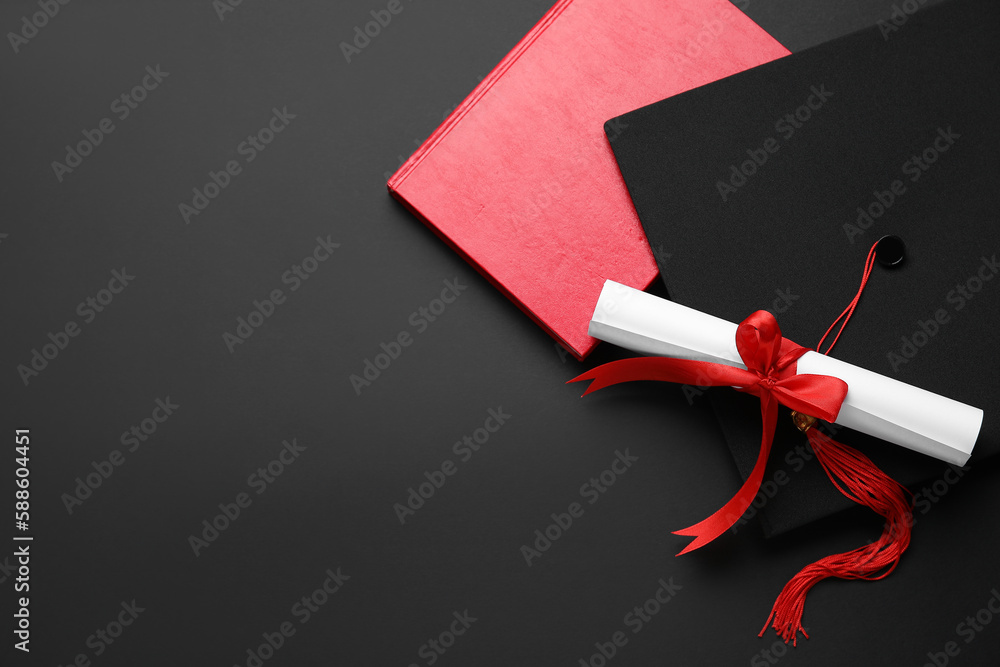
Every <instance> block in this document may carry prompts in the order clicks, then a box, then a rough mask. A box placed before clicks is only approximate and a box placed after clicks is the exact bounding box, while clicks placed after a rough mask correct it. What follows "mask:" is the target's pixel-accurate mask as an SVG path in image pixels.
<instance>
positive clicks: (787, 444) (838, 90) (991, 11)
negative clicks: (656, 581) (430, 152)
mask: <svg viewBox="0 0 1000 667" xmlns="http://www.w3.org/2000/svg"><path fill="white" fill-rule="evenodd" d="M998 45H1000V5H997V4H996V3H995V2H991V1H990V0H949V1H948V2H944V3H942V4H939V5H936V6H934V7H930V8H927V9H923V10H921V11H919V12H916V13H915V14H913V15H912V16H909V17H908V19H907V20H906V21H905V23H903V24H902V25H899V26H898V29H897V30H891V31H888V32H887V31H885V30H884V28H883V27H882V26H878V25H876V26H873V27H872V28H869V29H866V30H862V31H860V32H857V33H855V34H852V35H849V36H846V37H843V38H840V39H837V40H834V41H832V42H828V43H825V44H822V45H820V46H817V47H813V48H811V49H808V50H806V51H802V52H800V53H797V54H794V55H790V56H787V57H785V58H782V59H779V60H776V61H773V62H771V63H767V64H764V65H761V66H759V67H756V68H754V69H752V70H748V71H746V72H743V73H740V74H737V75H734V76H731V77H729V78H726V79H723V80H721V81H718V82H715V83H712V84H708V85H706V86H703V87H700V88H697V89H694V90H691V91H688V92H685V93H682V94H680V95H677V96H675V97H672V98H669V99H666V100H664V101H661V102H659V103H656V104H653V105H651V106H647V107H644V108H642V109H639V110H637V111H634V112H632V113H629V114H626V115H624V116H622V117H620V118H618V119H614V120H613V121H612V123H613V124H614V127H615V128H616V129H617V132H618V133H619V136H618V137H617V138H616V140H615V142H614V144H613V146H612V148H613V150H614V152H615V157H616V159H617V161H618V164H619V167H620V168H621V172H622V174H623V176H624V178H625V181H626V183H627V185H628V189H629V193H630V195H631V197H632V200H633V203H634V204H635V208H636V211H637V212H638V214H639V218H640V220H641V222H642V224H643V227H644V229H645V232H646V235H647V238H648V240H649V243H650V246H651V247H652V249H653V254H654V256H655V257H656V259H657V263H658V265H659V268H660V272H661V276H662V278H663V280H664V282H665V284H666V288H667V291H668V293H669V296H670V298H671V299H673V300H674V301H677V302H679V303H681V304H684V305H687V306H690V307H692V308H695V309H697V310H700V311H703V312H707V313H711V314H713V315H715V316H718V317H721V318H724V319H727V320H730V321H734V322H739V321H740V320H742V319H743V318H744V317H746V315H747V314H748V313H750V312H752V311H754V310H756V309H766V310H770V311H771V312H773V313H774V314H775V315H776V316H777V318H778V321H779V322H780V325H781V328H782V331H783V332H784V335H785V336H786V337H787V338H789V339H791V340H794V341H796V342H798V343H800V344H802V345H806V346H812V345H815V344H816V342H817V341H818V340H819V339H820V338H821V336H822V335H823V333H824V332H825V331H826V330H827V328H828V327H829V325H830V323H831V321H832V320H833V319H834V318H835V317H836V316H837V315H838V314H839V313H840V312H841V311H842V309H843V308H844V306H845V305H847V304H848V303H849V302H850V301H851V299H852V297H853V296H854V294H855V293H856V292H857V290H858V282H859V279H860V277H861V272H862V268H863V267H864V265H865V260H866V256H867V254H868V252H869V249H870V248H871V246H872V244H873V243H874V242H875V241H876V240H878V239H879V238H881V237H883V236H885V235H890V234H891V235H895V236H897V237H898V238H899V239H901V240H902V243H903V244H905V259H903V261H901V262H895V263H893V262H892V261H889V262H887V264H894V265H893V266H891V268H890V267H888V266H881V265H876V266H875V268H874V269H873V270H872V273H871V275H870V278H869V281H868V284H867V286H866V289H865V291H864V294H863V295H862V297H861V299H860V301H859V303H858V306H857V308H856V310H855V312H854V314H853V318H852V320H851V322H850V324H849V326H848V327H847V328H846V330H845V332H844V335H843V336H842V337H841V339H840V340H839V342H838V343H837V348H836V350H835V351H834V352H833V356H835V357H837V358H839V359H842V360H844V361H846V362H849V363H851V364H854V365H856V366H859V367H862V368H867V369H870V370H872V371H875V372H877V373H881V374H884V375H887V376H889V377H892V378H895V379H898V380H900V381H902V382H905V383H908V384H912V385H916V386H918V387H921V388H923V389H926V390H928V391H932V392H934V393H937V394H941V395H943V396H948V397H950V398H953V399H955V400H958V401H962V402H964V403H968V404H972V405H979V406H982V407H983V408H985V409H986V414H985V419H984V422H983V425H982V429H981V431H980V436H979V440H978V442H977V444H976V447H975V450H974V452H973V455H972V458H971V460H970V465H972V466H975V465H976V464H977V462H980V461H983V460H984V459H986V458H987V457H990V456H992V455H994V454H996V453H997V451H998V450H1000V422H998V420H997V418H996V414H995V412H993V411H992V410H991V408H995V406H997V405H1000V385H998V384H997V383H996V381H995V376H996V373H997V371H998V370H1000V350H998V348H997V345H996V342H995V338H996V335H995V333H994V332H996V331H998V330H1000V264H998V256H1000V224H998V223H1000V219H998V218H1000V188H998V187H997V183H998V182H1000V155H998V153H997V150H998V148H1000V123H998V115H997V109H998V108H1000V85H998V80H997V77H996V73H997V72H998V71H1000V48H998ZM622 127H624V128H625V129H624V130H622V129H621V128H622ZM890 250H891V249H890ZM899 250H900V248H899V247H898V245H897V248H896V249H895V254H896V255H899V254H900V252H899ZM889 254H893V253H891V252H890V253H889ZM895 259H898V257H897V258H895ZM707 393H708V394H709V400H711V401H712V403H713V406H714V407H715V409H716V412H717V413H718V417H719V420H720V423H721V425H722V428H723V431H724V434H725V437H726V440H727V442H728V444H729V446H730V448H731V450H732V453H733V456H734V458H735V460H736V464H737V467H738V468H739V470H740V472H741V474H742V475H743V477H744V478H746V477H747V476H748V475H749V473H750V471H751V469H752V467H753V465H754V462H755V459H756V456H757V452H758V450H759V448H760V409H759V404H758V402H757V401H756V400H754V399H753V398H752V397H749V396H746V395H742V394H738V393H736V392H731V391H726V390H711V391H709V392H707ZM836 437H837V439H838V440H840V441H842V442H844V443H845V444H848V445H850V446H853V447H855V448H857V449H858V450H860V451H862V452H864V453H865V454H867V455H868V456H869V457H870V458H871V459H872V460H873V461H874V462H875V463H876V464H877V465H878V466H879V467H880V468H882V470H884V471H885V472H886V473H888V474H889V475H890V476H891V477H893V478H894V479H896V480H898V481H900V482H901V483H903V484H906V485H908V486H909V487H911V488H912V489H913V490H914V491H916V492H918V494H919V493H921V492H922V491H921V484H920V483H921V482H925V481H930V480H936V479H942V478H944V479H949V480H951V479H954V478H955V475H960V474H961V470H957V469H956V470H949V468H948V467H946V466H945V465H943V464H942V463H941V461H938V460H935V459H933V458H930V457H927V456H923V455H921V454H917V453H914V452H911V451H909V450H906V449H904V448H901V447H898V446H896V445H892V444H889V443H886V442H883V441H881V440H879V439H877V438H873V437H871V436H867V435H864V434H861V433H857V432H853V431H851V430H849V429H844V430H842V431H840V432H838V433H837V434H836ZM810 458H812V457H811V454H810V452H809V450H808V448H804V447H803V446H802V437H801V434H800V433H799V432H798V431H797V430H796V429H795V427H794V425H793V424H792V423H791V422H790V420H787V419H782V420H780V421H779V429H778V433H777V436H776V438H775V443H774V450H773V452H772V454H771V457H770V462H769V467H768V470H767V472H766V474H765V476H764V479H765V480H775V479H778V480H782V481H783V482H784V483H783V484H780V485H778V487H779V488H777V489H776V493H774V494H773V497H768V498H765V499H764V504H763V506H762V507H761V509H760V510H759V516H760V518H761V523H762V525H763V527H764V530H765V533H766V534H768V535H773V534H777V533H781V532H784V531H787V530H789V529H791V528H794V527H797V526H801V525H804V524H806V523H809V522H811V521H814V520H816V519H819V518H822V517H824V516H827V515H830V514H833V513H835V512H838V511H840V510H842V509H846V508H848V507H851V506H853V503H852V502H851V501H850V500H848V499H847V498H845V497H844V496H843V495H842V494H840V493H839V492H838V491H837V490H836V489H835V488H833V487H832V485H831V484H830V483H829V481H828V480H827V479H826V477H825V475H824V473H823V471H822V469H821V467H820V466H819V465H817V464H816V462H815V461H810V460H809V459H810ZM771 488H772V489H774V487H773V486H772V487H771ZM757 504H759V503H757Z"/></svg>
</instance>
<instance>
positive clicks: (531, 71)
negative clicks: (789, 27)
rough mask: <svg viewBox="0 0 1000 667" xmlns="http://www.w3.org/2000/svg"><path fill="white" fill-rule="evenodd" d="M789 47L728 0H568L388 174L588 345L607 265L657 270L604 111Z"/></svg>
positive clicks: (557, 329) (634, 277) (506, 287)
mask: <svg viewBox="0 0 1000 667" xmlns="http://www.w3.org/2000/svg"><path fill="white" fill-rule="evenodd" d="M785 55H788V51H787V50H786V49H785V48H784V47H783V46H781V45H780V44H779V43H778V42H776V41H775V40H774V39H773V38H772V37H770V36H769V35H768V34H767V33H765V32H764V31H763V30H762V29H761V28H760V27H759V26H757V25H756V24H755V23H753V22H752V21H751V20H750V19H749V18H747V17H746V16H745V15H744V14H742V13H741V12H740V11H739V10H738V9H736V8H735V7H734V6H733V5H732V4H731V3H730V2H728V1H727V0H560V1H559V2H557V3H556V5H555V6H554V7H553V8H552V9H551V10H549V12H548V13H547V14H546V15H545V16H544V17H543V18H542V20H541V21H539V22H538V24H537V25H536V26H535V27H534V28H532V30H531V32H529V33H528V34H527V35H526V36H525V37H524V39H522V40H521V41H520V42H519V43H518V44H517V46H516V47H514V50H513V51H511V52H510V53H509V54H508V55H507V56H506V57H505V58H504V59H503V60H502V61H501V62H500V64H499V65H497V67H496V68H495V69H494V70H493V71H492V72H491V73H490V75H489V76H488V77H486V79H484V80H483V81H482V83H480V84H479V86H477V87H476V89H475V90H474V91H472V94H471V95H469V97H467V98H466V99H465V101H464V102H462V104H461V105H460V106H459V107H458V108H457V109H456V110H455V111H454V112H453V113H452V114H451V115H450V116H449V117H448V118H447V119H446V120H445V122H444V123H443V124H442V125H441V126H440V127H439V128H438V129H437V130H436V131H435V132H434V133H433V134H432V135H431V136H430V138H428V139H427V141H426V142H424V144H423V145H422V146H421V147H420V148H419V149H418V150H417V152H416V153H414V154H413V156H412V157H410V159H409V160H407V161H406V162H405V163H404V164H403V166H402V167H400V168H399V171H397V172H396V173H395V174H394V175H393V177H392V178H391V179H389V184H388V186H389V190H390V192H391V193H392V195H393V196H394V197H396V198H397V199H399V200H400V201H401V202H402V203H403V204H404V205H405V206H406V207H407V208H408V209H409V210H410V211H412V212H413V213H414V214H415V215H416V216H417V217H419V218H420V219H421V220H423V221H424V222H425V223H426V224H428V225H429V226H430V227H431V229H433V230H434V231H435V232H436V233H437V234H438V235H439V236H441V238H443V239H444V240H445V241H446V242H447V243H448V244H449V245H451V247H452V248H454V249H455V250H456V251H457V252H458V253H460V254H461V255H462V256H463V257H465V258H466V260H467V261H468V262H469V263H470V264H472V265H473V266H474V267H475V268H476V269H477V270H478V271H479V272H480V273H482V274H483V275H484V276H486V277H487V278H488V279H489V280H490V282H492V283H493V284H494V285H496V287H497V288H498V289H500V290H501V291H502V292H503V293H504V294H506V295H507V296H508V297H509V298H510V299H511V300H512V301H514V303H516V304H517V305H518V307H519V308H521V310H523V311H524V312H525V313H527V314H528V315H529V316H530V317H531V318H532V319H534V320H535V321H536V322H537V323H538V324H540V325H541V326H542V327H543V328H544V329H545V330H546V331H548V332H549V333H550V334H551V335H552V336H553V337H554V338H555V339H556V340H558V341H559V342H560V343H562V345H563V346H564V347H565V348H566V349H567V350H569V351H570V352H571V353H572V354H573V355H574V356H575V357H577V358H578V359H583V358H584V357H586V356H587V354H589V353H590V352H591V351H592V350H593V348H594V346H595V345H596V344H597V340H596V339H594V338H591V337H590V336H589V335H587V326H588V323H589V322H590V316H591V314H592V313H593V309H594V305H595V304H596V303H597V298H598V296H599V294H600V292H601V288H602V286H603V285H604V281H605V280H606V279H609V278H610V279H612V280H615V281H617V282H620V283H624V284H626V285H629V286H631V287H636V288H639V289H645V288H646V287H647V286H649V284H650V283H651V282H652V281H653V280H654V279H655V278H656V275H657V268H656V262H655V261H654V259H653V255H652V252H651V250H650V248H649V245H648V244H647V242H646V237H645V235H644V234H643V231H642V226H641V225H640V223H639V219H638V217H637V216H636V213H635V209H634V208H633V206H632V201H631V200H630V199H629V195H628V191H627V190H626V188H625V183H624V182H623V181H622V178H621V174H620V172H619V171H618V166H617V163H616V162H615V159H614V155H613V154H612V152H611V147H610V145H609V143H608V136H611V137H613V136H614V128H609V129H610V133H609V135H608V136H606V135H605V131H604V123H605V121H607V120H608V119H609V118H613V117H615V116H619V115H621V114H623V113H625V112H627V111H631V110H633V109H636V108H638V107H641V106H645V105H647V104H651V103H653V102H656V101H659V100H661V99H663V98H664V97H669V96H671V95H676V94H677V93H681V92H683V91H685V90H689V89H691V88H696V87H698V86H701V85H704V84H706V83H709V82H711V81H714V80H716V79H721V78H723V77H726V76H729V75H731V74H735V73H736V72H740V71H743V70H745V69H749V68H751V67H755V66H757V65H760V64H762V63H765V62H768V61H770V60H774V59H776V58H780V57H782V56H785ZM734 102H736V103H738V101H734ZM705 187H707V188H711V187H714V186H713V184H711V183H707V184H706V186H705ZM709 250H710V249H706V252H707V251H709Z"/></svg>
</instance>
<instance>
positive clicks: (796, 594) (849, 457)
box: [759, 428, 913, 645]
mask: <svg viewBox="0 0 1000 667" xmlns="http://www.w3.org/2000/svg"><path fill="white" fill-rule="evenodd" d="M806 435H807V436H808V438H809V444H810V445H812V448H813V451H814V452H815V453H816V458H817V459H818V460H819V462H820V463H821V464H822V465H823V469H824V470H825V471H826V474H827V475H828V476H829V477H830V481H832V482H833V484H834V486H836V487H837V489H838V490H840V492H841V493H843V494H844V495H845V496H847V497H848V498H850V499H851V500H853V501H854V502H856V503H859V504H861V505H866V506H868V507H870V508H871V509H873V510H874V511H875V512H878V513H879V514H881V515H882V516H884V517H885V518H886V523H885V527H884V529H883V531H882V536H881V537H880V538H879V539H878V541H877V542H874V543H872V544H868V545H866V546H863V547H859V548H857V549H854V550H853V551H848V552H846V553H842V554H836V555H833V556H827V557H826V558H822V559H820V560H818V561H816V562H815V563H813V564H812V565H808V566H806V567H804V568H803V569H802V570H801V571H800V572H799V573H798V574H796V575H795V576H794V577H792V579H791V581H789V582H788V583H787V584H785V587H784V588H783V589H781V594H780V595H778V599H777V600H775V602H774V608H773V609H772V610H771V615H770V616H768V617H767V622H766V623H764V629H763V630H761V631H760V635H759V636H763V635H764V632H765V631H766V630H767V626H768V625H772V623H771V621H772V619H773V621H774V623H773V627H774V629H775V631H776V632H777V633H778V636H779V637H781V638H782V639H783V640H785V643H786V644H787V643H788V642H789V641H791V642H792V644H793V645H795V644H796V642H797V640H798V633H799V632H801V633H802V634H803V635H804V636H805V638H806V639H808V638H809V635H808V634H807V633H806V631H805V628H803V627H802V612H803V609H804V608H805V603H806V595H807V594H808V593H809V591H810V590H811V589H812V587H813V586H815V585H816V584H817V583H819V582H820V581H822V580H823V579H826V578H828V577H839V578H840V579H867V580H869V581H872V580H876V579H881V578H883V577H886V576H888V575H889V573H890V572H892V571H893V570H894V569H896V565H897V564H899V559H900V557H901V556H902V555H903V552H904V551H906V547H908V546H909V545H910V527H911V526H912V516H913V515H912V513H911V511H910V508H911V507H912V505H913V494H911V493H910V492H909V491H908V490H907V489H906V488H905V487H904V486H902V485H901V484H900V483H899V482H897V481H895V480H894V479H892V478H891V477H889V476H888V475H886V474H885V473H884V472H882V471H881V470H879V469H878V467H876V466H875V464H874V463H872V462H871V460H870V459H869V458H868V457H867V456H865V455H864V454H862V453H861V452H859V451H857V450H856V449H854V448H853V447H848V446H847V445H844V444H841V443H839V442H837V441H835V440H832V439H830V438H828V437H827V436H825V435H823V434H822V433H820V432H819V431H818V430H816V429H815V428H810V429H809V430H808V431H807V433H806Z"/></svg>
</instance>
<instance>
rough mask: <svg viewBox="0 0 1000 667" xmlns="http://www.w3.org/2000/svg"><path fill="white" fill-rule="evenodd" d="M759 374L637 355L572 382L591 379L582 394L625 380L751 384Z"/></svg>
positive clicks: (721, 365) (601, 367)
mask: <svg viewBox="0 0 1000 667" xmlns="http://www.w3.org/2000/svg"><path fill="white" fill-rule="evenodd" d="M758 379H759V378H758V377H757V375H756V374H754V373H751V372H749V371H746V370H743V369H742V368H736V367H735V366H727V365H725V364H716V363H713V362H709V361H694V360H691V359H673V358H669V357H634V358H632V359H621V360H619V361H611V362H608V363H606V364H602V365H600V366H598V367H597V368H593V369H591V370H589V371H587V372H586V373H583V374H581V375H578V376H576V377H575V378H573V379H572V380H569V381H568V382H567V384H569V383H570V382H582V381H584V380H592V382H591V383H590V386H588V387H587V390H586V391H585V392H583V395H584V396H586V395H587V394H590V393H593V392H595V391H597V390H598V389H603V388H604V387H610V386H611V385H613V384H620V383H622V382H635V381H637V380H655V381H658V382H675V383H679V384H694V385H698V386H700V387H709V386H711V387H719V386H721V387H726V386H735V387H749V386H752V385H754V384H756V383H757V381H758Z"/></svg>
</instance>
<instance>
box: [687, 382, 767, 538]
mask: <svg viewBox="0 0 1000 667" xmlns="http://www.w3.org/2000/svg"><path fill="white" fill-rule="evenodd" d="M760 399H761V400H760V414H761V419H762V420H763V422H764V425H763V429H762V433H761V439H760V453H759V454H758V455H757V463H756V464H754V467H753V471H752V472H751V473H750V475H749V476H748V477H747V479H746V481H745V482H743V486H741V487H740V490H739V491H737V492H736V495H735V496H733V497H732V499H731V500H730V501H729V502H728V503H726V504H725V505H723V506H722V508H721V509H719V510H718V511H716V512H715V513H714V514H712V515H711V516H710V517H708V518H707V519H705V520H703V521H700V522H698V523H696V524H694V525H693V526H689V527H688V528H684V529H682V530H675V531H674V535H685V536H688V537H694V538H695V539H694V540H693V541H692V542H691V543H690V544H688V545H687V546H686V547H684V549H683V550H682V551H681V552H680V553H679V554H677V555H678V556H683V555H684V554H686V553H688V552H689V551H694V550H695V549H699V548H701V547H703V546H705V545H706V544H708V543H709V542H711V541H712V540H714V539H715V538H717V537H718V536H719V535H721V534H722V533H724V532H725V531H727V530H729V529H730V528H731V527H732V525H733V524H734V523H736V522H737V521H739V519H740V517H741V516H743V513H744V512H746V510H747V508H748V507H750V503H752V502H753V499H754V498H755V497H756V496H757V492H758V491H759V490H760V484H761V482H762V481H763V479H764V469H765V468H766V467H767V457H768V455H769V454H770V453H771V443H772V442H773V441H774V430H775V426H776V425H777V423H778V401H777V400H776V399H775V398H774V397H773V396H771V394H770V393H768V392H762V394H761V397H760Z"/></svg>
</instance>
